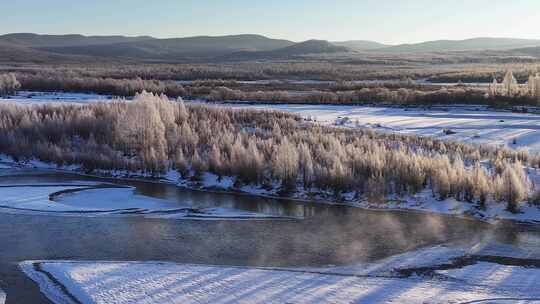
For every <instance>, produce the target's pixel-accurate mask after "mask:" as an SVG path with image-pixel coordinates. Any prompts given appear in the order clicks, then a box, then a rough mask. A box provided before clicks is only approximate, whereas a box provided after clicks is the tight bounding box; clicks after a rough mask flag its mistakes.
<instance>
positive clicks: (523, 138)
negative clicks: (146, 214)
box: [220, 104, 540, 152]
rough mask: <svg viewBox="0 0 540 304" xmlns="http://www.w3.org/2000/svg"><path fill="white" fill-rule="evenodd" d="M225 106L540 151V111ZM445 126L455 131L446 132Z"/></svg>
mask: <svg viewBox="0 0 540 304" xmlns="http://www.w3.org/2000/svg"><path fill="white" fill-rule="evenodd" d="M220 106H223V105H220ZM225 106H231V107H250V108H258V109H276V110H284V111H288V112H292V113H296V114H299V115H301V116H302V117H304V118H311V119H314V120H316V121H317V122H319V123H321V124H325V125H333V124H336V123H338V124H339V125H343V126H347V127H353V128H372V129H374V130H378V131H383V132H396V133H412V134H418V135H422V136H431V137H435V138H441V139H447V140H459V141H464V142H469V143H474V144H492V145H497V146H500V145H505V146H509V147H511V148H521V147H524V148H527V149H529V150H530V151H531V152H540V115H534V114H523V113H511V112H496V111H489V110H486V109H484V108H483V107H481V106H479V107H467V108H462V107H459V108H458V107H454V108H452V107H446V108H445V109H446V110H423V109H420V108H409V109H406V108H397V107H396V108H383V107H365V106H331V105H245V104H230V105H225ZM475 108H478V109H479V110H478V111H476V110H475ZM445 129H448V130H452V131H453V132H455V134H452V135H446V134H445V132H444V130H445ZM514 140H515V143H516V144H514Z"/></svg>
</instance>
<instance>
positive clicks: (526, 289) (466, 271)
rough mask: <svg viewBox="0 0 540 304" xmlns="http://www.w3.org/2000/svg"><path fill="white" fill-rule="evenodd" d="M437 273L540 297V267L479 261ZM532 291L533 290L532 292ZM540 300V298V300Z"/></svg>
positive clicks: (467, 282) (469, 283)
mask: <svg viewBox="0 0 540 304" xmlns="http://www.w3.org/2000/svg"><path fill="white" fill-rule="evenodd" d="M437 273H439V274H443V275H446V276H449V277H451V278H454V279H456V280H459V281H462V282H464V283H465V284H467V285H472V284H474V285H483V286H488V287H490V288H499V287H502V288H508V289H512V290H513V291H514V292H516V293H520V294H528V293H531V296H536V297H540V291H539V290H538V284H539V282H540V269H537V268H526V267H518V266H504V265H499V264H493V263H487V262H479V263H477V264H474V265H471V266H466V267H463V268H460V269H451V270H438V271H437ZM531 291H532V292H531ZM538 301H539V302H540V299H539V300H538Z"/></svg>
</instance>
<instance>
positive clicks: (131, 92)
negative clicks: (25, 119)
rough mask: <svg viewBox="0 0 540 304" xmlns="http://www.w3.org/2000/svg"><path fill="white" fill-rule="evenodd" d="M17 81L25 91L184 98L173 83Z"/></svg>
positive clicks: (67, 79) (34, 77)
mask: <svg viewBox="0 0 540 304" xmlns="http://www.w3.org/2000/svg"><path fill="white" fill-rule="evenodd" d="M18 79H19V81H20V83H21V85H22V87H23V88H24V89H25V90H29V91H66V92H80V93H97V94H106V95H114V96H124V97H128V96H135V94H137V93H141V92H143V91H148V92H153V93H155V94H167V95H168V96H184V95H186V91H185V90H184V88H183V87H182V86H181V85H179V84H177V83H176V82H174V81H160V80H143V79H141V78H135V79H114V78H97V77H73V76H72V77H70V76H61V75H41V74H40V75H27V74H22V75H20V76H18Z"/></svg>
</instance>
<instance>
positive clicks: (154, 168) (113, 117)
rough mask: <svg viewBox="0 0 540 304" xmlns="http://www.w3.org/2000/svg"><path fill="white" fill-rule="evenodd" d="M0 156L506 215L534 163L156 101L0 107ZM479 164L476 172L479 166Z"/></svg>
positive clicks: (291, 118) (525, 187) (264, 114)
mask: <svg viewBox="0 0 540 304" xmlns="http://www.w3.org/2000/svg"><path fill="white" fill-rule="evenodd" d="M0 153H5V154H7V155H10V156H12V157H14V158H16V159H19V160H25V159H31V158H37V159H40V160H42V161H47V162H54V163H57V164H61V165H62V164H63V165H69V164H77V165H82V166H83V168H84V169H85V170H87V171H93V170H95V169H104V170H126V171H130V172H147V173H152V174H154V175H159V174H162V173H165V172H167V171H168V170H177V171H179V172H180V173H181V174H182V176H183V177H184V178H190V179H194V180H198V179H201V178H202V175H203V174H204V173H205V172H212V173H214V174H216V175H218V176H219V177H224V176H232V177H235V178H236V184H237V186H239V185H243V184H254V185H259V186H262V187H272V185H275V184H276V183H279V185H281V191H282V192H283V193H284V194H287V193H291V192H296V191H301V190H302V191H307V192H311V193H313V192H316V193H329V195H333V197H334V198H335V199H336V200H339V199H340V198H341V196H342V195H343V194H344V193H354V194H355V195H356V197H358V198H367V199H369V200H370V201H374V202H379V201H380V202H382V201H384V199H385V197H387V196H391V195H400V196H401V195H409V194H416V193H418V192H420V191H423V190H425V189H429V190H431V191H432V193H433V195H434V196H436V197H437V198H439V199H445V198H448V197H453V198H455V199H457V200H460V201H468V202H471V203H477V204H479V205H480V206H485V205H486V204H488V203H489V202H493V201H500V202H507V204H508V209H509V210H512V211H516V210H517V209H518V204H519V203H521V202H523V201H524V200H526V199H527V196H528V194H529V191H530V189H531V185H530V183H529V181H528V179H527V175H526V174H525V172H524V170H523V168H522V165H521V163H522V162H523V163H528V164H534V165H538V163H540V161H539V159H538V157H537V156H531V155H528V154H527V153H524V152H513V151H510V150H506V149H491V148H485V147H484V148H476V147H473V146H470V145H465V144H458V143H452V142H442V141H438V140H433V139H427V138H420V137H416V136H411V135H396V134H379V133H375V132H373V131H370V130H350V129H342V128H331V127H321V126H317V125H313V124H310V123H306V122H304V121H302V119H301V118H299V117H298V116H295V115H292V114H287V113H283V112H273V111H255V110H247V109H227V108H219V107H209V106H202V105H189V106H186V105H185V104H184V103H183V102H172V101H169V99H168V98H167V97H165V96H157V95H153V94H150V93H143V94H140V95H137V96H136V97H135V99H134V100H133V101H132V102H123V101H115V102H111V103H99V104H89V105H32V106H20V105H16V104H0ZM486 160H487V161H488V163H489V166H488V167H486V166H484V165H483V164H482V162H481V161H486Z"/></svg>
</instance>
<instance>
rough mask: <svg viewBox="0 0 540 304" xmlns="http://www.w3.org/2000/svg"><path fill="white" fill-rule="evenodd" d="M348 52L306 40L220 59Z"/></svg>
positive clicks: (343, 48)
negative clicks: (282, 46)
mask: <svg viewBox="0 0 540 304" xmlns="http://www.w3.org/2000/svg"><path fill="white" fill-rule="evenodd" d="M349 51H350V50H349V49H348V48H346V47H343V46H337V45H334V44H332V43H330V42H328V41H325V40H308V41H304V42H300V43H296V44H293V45H290V46H287V47H284V48H279V49H275V50H270V51H256V52H248V51H243V52H237V53H234V54H230V55H227V56H224V57H222V58H221V59H223V60H248V59H254V60H260V59H288V58H293V57H297V56H303V55H312V54H333V53H340V52H349Z"/></svg>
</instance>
